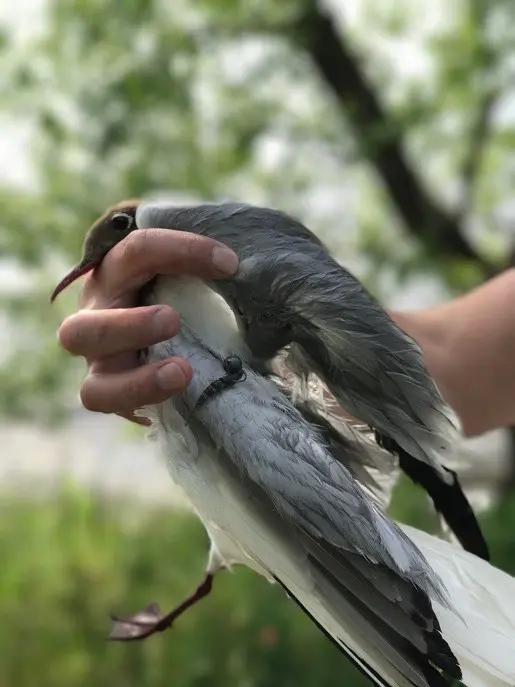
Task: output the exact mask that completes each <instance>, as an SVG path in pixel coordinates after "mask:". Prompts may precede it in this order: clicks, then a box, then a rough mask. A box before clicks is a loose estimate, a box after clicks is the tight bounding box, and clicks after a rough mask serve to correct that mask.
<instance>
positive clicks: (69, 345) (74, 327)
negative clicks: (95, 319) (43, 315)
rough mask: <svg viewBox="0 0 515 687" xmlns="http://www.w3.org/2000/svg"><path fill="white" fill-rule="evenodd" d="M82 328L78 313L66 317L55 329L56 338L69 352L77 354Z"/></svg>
mask: <svg viewBox="0 0 515 687" xmlns="http://www.w3.org/2000/svg"><path fill="white" fill-rule="evenodd" d="M82 332H83V328H82V325H81V319H80V314H79V313H76V314H74V315H70V317H67V318H66V319H65V320H64V322H63V323H62V324H61V326H60V327H59V329H58V330H57V338H58V340H59V343H60V344H61V346H62V347H63V348H64V349H65V350H67V351H68V352H69V353H73V354H77V353H78V351H79V348H80V341H81V339H82Z"/></svg>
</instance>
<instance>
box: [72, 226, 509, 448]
mask: <svg viewBox="0 0 515 687" xmlns="http://www.w3.org/2000/svg"><path fill="white" fill-rule="evenodd" d="M217 256H218V258H219V260H218V261H217V260H216V257H217ZM236 269H237V258H236V255H235V254H234V253H233V252H232V251H230V250H229V249H228V248H226V247H225V246H222V245H221V244H219V243H217V242H216V241H213V240H211V239H208V238H206V237H202V236H197V235H195V234H190V233H185V232H175V231H172V230H169V229H165V230H162V229H150V230H141V231H137V232H133V233H132V234H130V235H129V236H128V237H127V238H126V239H124V240H123V241H121V242H120V243H119V244H118V245H117V246H115V247H114V248H113V249H112V250H111V251H110V252H109V253H108V255H107V256H106V258H105V259H104V261H103V263H102V265H101V266H100V267H99V268H98V269H96V270H95V271H94V272H93V273H91V274H90V275H88V277H86V281H85V284H84V288H83V292H82V295H81V299H80V310H79V311H78V312H77V313H75V314H74V315H72V316H70V317H68V318H67V319H66V320H65V321H64V322H63V323H62V325H61V327H60V328H59V332H58V336H59V340H60V342H61V345H62V346H63V347H64V348H65V349H66V350H67V351H69V352H70V353H71V354H73V355H79V356H83V357H84V358H85V359H86V362H87V365H88V372H87V375H86V377H85V379H84V381H83V383H82V385H81V389H80V397H81V401H82V403H83V405H84V407H85V408H87V409H89V410H92V411H97V412H103V413H116V414H118V415H121V416H123V417H126V418H127V419H130V420H132V421H135V422H140V423H145V421H144V420H143V419H141V418H137V417H136V416H135V415H134V412H133V411H134V410H135V409H137V408H141V407H142V406H144V405H149V404H153V403H159V402H161V401H163V400H164V399H165V398H167V397H168V396H169V395H170V394H172V393H180V392H181V391H183V390H184V389H185V388H186V386H187V385H188V383H189V381H190V379H191V376H192V374H193V371H192V369H191V367H190V365H189V363H188V362H187V361H186V360H184V359H181V358H173V359H170V360H169V361H165V362H162V361H161V362H158V363H152V364H149V365H143V366H140V365H139V364H138V360H137V351H138V350H139V349H141V348H145V347H147V346H151V345H153V344H155V343H158V342H159V341H165V340H166V339H168V338H170V337H172V336H174V334H176V333H177V331H178V329H179V326H180V320H179V315H178V314H177V313H176V312H175V311H174V310H173V309H172V308H170V307H169V306H152V307H137V308H135V307H132V306H133V305H134V302H135V297H136V293H137V290H138V288H139V287H141V286H142V285H143V284H144V283H145V282H147V281H148V280H149V279H150V278H151V277H152V276H154V275H157V274H189V275H194V276H198V277H204V278H209V279H213V278H215V279H216V278H222V277H226V276H228V275H231V274H234V272H235V271H236ZM390 315H391V317H392V318H393V319H394V320H395V321H396V322H397V324H398V325H399V326H400V327H401V329H403V330H404V331H405V332H406V333H407V334H409V335H410V336H411V337H412V338H413V339H414V340H415V341H417V343H418V344H419V345H420V347H421V348H422V351H423V354H424V359H425V363H426V366H427V368H428V370H429V372H430V373H431V375H432V376H433V378H434V379H435V381H436V383H437V384H438V386H439V388H440V391H441V393H442V395H443V396H444V398H445V399H446V400H447V401H448V403H449V404H450V405H451V406H452V407H453V408H454V410H455V412H456V413H457V414H458V417H459V418H460V421H461V424H462V429H463V432H464V434H465V435H467V436H474V435H477V434H481V433H483V432H486V431H488V430H491V429H495V428H499V427H506V426H509V425H515V270H508V271H506V272H504V273H503V274H501V275H500V276H498V277H496V278H495V279H492V280H490V281H489V282H487V283H486V284H484V285H483V286H481V287H479V288H478V289H476V290H474V291H472V292H470V293H468V294H466V295H464V296H462V297H460V298H457V299H455V300H453V301H450V302H448V303H445V304H443V305H439V306H436V307H434V308H430V309H426V310H420V311H413V312H397V311H392V312H390Z"/></svg>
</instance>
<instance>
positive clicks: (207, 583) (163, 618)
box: [109, 572, 214, 642]
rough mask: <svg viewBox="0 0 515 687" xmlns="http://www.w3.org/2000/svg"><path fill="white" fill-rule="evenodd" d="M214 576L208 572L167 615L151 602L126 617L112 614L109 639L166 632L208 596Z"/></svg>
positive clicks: (138, 637) (125, 640)
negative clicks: (192, 590)
mask: <svg viewBox="0 0 515 687" xmlns="http://www.w3.org/2000/svg"><path fill="white" fill-rule="evenodd" d="M213 577H214V575H213V573H211V572H209V573H207V574H206V577H205V578H204V581H203V582H202V584H201V585H200V586H199V587H197V589H196V591H195V592H193V594H191V595H190V596H188V597H187V598H186V599H185V600H184V601H183V602H182V603H181V604H179V606H177V607H176V608H174V609H173V610H172V611H170V613H167V614H166V615H163V614H162V613H161V611H160V609H159V606H158V605H157V604H155V603H151V604H149V605H148V606H147V607H146V608H145V609H144V610H143V611H140V612H139V613H135V614H134V615H130V616H127V617H125V618H118V617H116V616H111V620H112V621H113V626H112V628H111V632H110V633H109V639H110V640H111V641H116V642H133V641H137V640H141V639H146V638H147V637H150V636H151V635H153V634H155V633H156V632H164V631H165V630H167V629H168V628H169V627H171V625H172V623H173V622H174V621H175V620H177V618H178V617H179V616H180V615H182V614H183V613H184V612H185V611H187V610H188V608H191V606H194V605H195V604H196V603H197V601H200V600H201V599H203V598H204V597H206V596H208V594H209V593H210V591H211V589H212V588H213Z"/></svg>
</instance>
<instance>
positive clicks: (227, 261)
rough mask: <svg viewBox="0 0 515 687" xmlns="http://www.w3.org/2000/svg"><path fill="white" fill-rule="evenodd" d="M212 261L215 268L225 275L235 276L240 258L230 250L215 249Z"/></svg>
mask: <svg viewBox="0 0 515 687" xmlns="http://www.w3.org/2000/svg"><path fill="white" fill-rule="evenodd" d="M212 259H213V265H214V267H216V269H217V270H219V271H220V272H222V273H223V274H228V275H229V274H234V273H235V272H236V270H237V269H238V256H237V255H236V253H235V252H234V251H232V250H231V249H230V248H225V247H223V246H220V247H217V248H215V249H214V250H213V258H212Z"/></svg>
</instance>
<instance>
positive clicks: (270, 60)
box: [0, 0, 515, 421]
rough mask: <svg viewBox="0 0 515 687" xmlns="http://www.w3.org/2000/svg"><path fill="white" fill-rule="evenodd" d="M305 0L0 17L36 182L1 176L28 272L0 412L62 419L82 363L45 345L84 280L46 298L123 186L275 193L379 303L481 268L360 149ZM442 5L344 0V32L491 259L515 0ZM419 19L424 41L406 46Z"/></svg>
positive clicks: (18, 259)
mask: <svg viewBox="0 0 515 687" xmlns="http://www.w3.org/2000/svg"><path fill="white" fill-rule="evenodd" d="M314 5H315V0H285V1H284V2H281V3H277V2H274V1H273V0H263V1H262V2H248V0H174V2H173V3H168V2H163V0H130V2H124V3H119V2H113V1H112V0H94V1H93V0H48V1H47V2H46V3H45V8H46V13H45V15H44V22H43V28H42V30H41V31H40V32H38V33H36V34H35V35H33V36H32V35H31V36H30V37H29V38H28V39H26V40H24V41H23V40H18V39H16V37H15V34H12V35H11V33H9V32H8V31H3V32H2V40H1V41H0V84H1V88H0V108H1V114H2V115H3V116H4V117H5V118H6V121H14V122H15V123H16V125H17V126H20V127H27V130H28V131H29V134H28V146H29V148H28V150H27V151H25V152H26V153H27V155H28V158H29V162H30V175H29V176H30V183H29V184H28V186H27V185H21V186H20V185H16V184H9V183H7V182H6V183H4V184H0V207H1V209H2V212H1V213H0V260H1V259H3V260H7V261H9V262H11V263H14V264H16V265H18V266H23V267H24V268H25V269H26V273H25V274H26V279H25V283H24V284H23V285H22V287H20V288H17V289H12V288H5V287H4V286H2V287H1V288H0V315H2V314H4V315H5V317H6V318H7V321H11V322H12V321H14V322H15V332H14V333H13V334H12V336H11V339H12V340H11V342H10V343H11V344H12V345H10V346H8V347H7V348H6V353H5V355H4V361H3V362H4V365H3V367H2V368H1V369H0V410H1V411H2V412H4V413H9V414H11V415H15V416H25V417H31V418H33V419H35V420H37V421H42V420H44V421H48V420H51V419H55V418H56V416H59V411H60V410H62V409H63V406H66V404H67V402H68V401H69V399H70V396H69V395H70V393H71V392H72V390H73V392H74V391H75V389H76V388H77V384H78V379H79V375H80V374H81V372H82V368H80V367H78V366H77V364H76V363H75V362H73V361H71V360H70V358H69V356H66V355H65V354H64V353H62V352H61V351H60V350H59V348H58V347H57V346H56V345H55V330H56V328H57V326H58V324H59V322H60V321H61V320H62V318H63V317H64V315H65V314H67V313H68V312H70V311H71V310H72V309H73V308H74V307H75V297H76V294H77V289H74V290H72V291H71V292H70V293H66V294H64V295H63V297H62V298H61V299H60V300H59V301H58V302H57V304H56V305H55V306H54V307H53V308H50V306H49V304H48V300H47V298H48V294H49V292H50V291H51V288H52V287H53V286H54V285H55V283H56V281H57V280H58V279H59V277H60V276H61V274H62V273H63V272H64V270H65V269H67V268H68V267H69V266H71V264H73V263H74V262H75V261H76V259H77V256H78V254H79V251H80V245H81V242H82V239H83V236H84V234H85V231H86V229H87V227H88V226H89V225H90V223H91V221H92V220H93V219H94V218H95V217H96V216H97V215H98V214H99V213H100V212H102V211H103V210H104V209H105V207H106V206H107V205H110V204H111V203H113V202H116V201H118V200H121V199H123V198H127V197H133V196H140V195H143V194H146V193H148V192H155V191H161V190H174V191H182V192H187V193H189V194H195V195H197V196H200V197H202V198H204V199H213V198H220V197H224V198H227V197H233V198H235V197H236V198H240V199H243V200H246V201H248V202H256V203H263V204H266V205H269V206H276V207H280V208H281V209H284V210H286V211H289V212H292V213H294V214H295V215H297V216H299V217H300V218H301V219H303V220H304V221H305V222H306V223H307V224H308V225H309V226H310V227H312V228H313V229H314V230H315V231H317V232H318V233H319V234H320V235H321V236H322V237H323V238H324V240H326V242H327V243H328V244H329V245H330V247H331V248H332V249H333V250H334V251H335V252H336V254H337V255H338V256H339V257H340V258H342V259H344V260H345V261H346V262H347V263H351V264H352V265H353V267H356V269H357V270H358V272H359V274H360V276H361V277H362V278H364V279H365V280H366V282H367V284H368V286H369V287H370V288H371V289H372V290H373V291H374V292H375V293H376V294H377V295H378V296H379V297H380V298H382V299H383V300H384V299H386V298H387V297H388V295H389V294H390V293H391V289H392V287H393V286H394V285H398V283H399V282H402V281H403V280H407V279H410V278H411V277H413V276H417V275H421V274H431V275H436V276H438V277H440V278H441V279H442V280H444V282H446V283H447V284H448V285H449V287H452V288H453V289H454V290H458V291H459V290H462V289H465V288H468V287H470V286H472V285H473V284H475V283H477V282H478V281H479V280H480V279H481V278H482V274H481V270H480V269H476V268H475V265H474V264H473V263H471V262H470V261H464V260H461V259H458V258H457V259H456V260H448V261H446V262H445V264H442V262H441V261H440V260H438V259H436V258H435V256H434V255H433V254H432V253H431V251H429V250H428V246H427V245H425V242H424V240H422V241H418V240H414V238H413V237H411V236H410V234H409V233H408V232H406V231H405V229H404V227H402V225H401V224H400V222H399V218H398V215H397V213H396V212H395V211H394V210H393V207H392V205H391V204H390V203H389V199H388V196H387V195H386V194H385V189H384V188H383V187H382V185H381V184H379V183H378V178H377V176H376V175H375V174H374V168H373V166H370V165H369V160H368V158H367V156H371V157H373V155H374V145H375V143H374V141H372V140H371V141H369V142H368V143H367V142H366V141H365V142H362V145H361V146H358V145H357V144H356V141H355V138H354V134H353V130H352V129H351V128H350V126H349V124H348V122H347V120H346V118H345V116H342V113H341V111H340V110H339V109H338V107H337V104H336V100H335V94H334V93H333V92H331V89H330V88H329V87H328V84H327V83H326V82H325V81H324V79H323V78H322V75H321V74H320V73H319V72H318V70H317V67H316V65H315V62H314V61H313V59H312V56H311V55H310V54H309V53H308V51H307V50H306V47H305V44H304V42H303V34H302V31H301V30H300V29H299V25H298V24H297V23H296V19H297V18H298V16H299V13H301V12H303V11H305V10H306V9H307V8H310V7H313V6H314ZM322 5H323V3H321V6H322ZM444 5H445V3H444V2H443V0H441V1H440V2H439V4H438V5H435V6H434V12H435V16H438V21H435V22H434V23H433V24H432V25H431V28H428V29H425V28H423V26H422V24H423V22H422V20H421V16H420V12H418V11H416V9H415V6H414V5H413V3H412V2H411V0H395V1H394V0H385V2H382V3H380V4H378V3H377V2H375V0H364V2H362V3H359V10H358V11H357V12H356V9H355V10H354V11H353V12H350V10H349V12H347V8H346V6H345V3H343V4H342V10H343V16H344V17H346V18H347V14H349V17H350V16H351V15H352V16H353V17H354V18H353V19H352V21H350V20H349V21H344V22H341V24H340V27H341V31H342V40H344V41H346V42H347V43H348V44H350V45H351V46H352V47H353V49H355V50H356V52H357V54H358V56H359V61H360V63H362V65H363V69H364V70H365V73H367V74H368V75H369V77H370V79H371V81H372V84H373V87H374V88H375V89H376V90H377V96H378V97H379V99H380V100H382V101H383V102H384V103H385V107H386V109H387V111H388V112H389V122H388V125H387V126H386V125H385V126H386V129H387V130H388V131H390V129H392V127H393V130H395V131H398V132H400V135H401V139H402V145H403V147H404V148H405V149H406V151H407V154H408V159H409V161H410V164H412V165H413V168H414V169H415V171H416V173H417V174H418V175H419V176H420V177H421V178H422V180H423V182H424V183H425V184H426V185H427V187H428V189H429V191H430V192H431V193H432V194H434V196H435V199H436V202H438V203H440V204H441V206H442V207H444V208H447V209H448V210H449V211H450V212H451V213H456V214H459V215H460V216H462V218H463V226H468V225H469V224H470V223H471V221H472V220H474V221H473V225H474V227H476V225H477V224H479V225H480V226H481V227H482V231H480V232H478V231H475V233H474V243H475V244H477V246H478V248H479V249H480V250H482V251H483V252H485V253H486V254H488V255H489V257H490V258H492V259H496V260H498V261H500V262H502V261H501V260H500V258H501V257H502V255H503V251H505V248H506V246H505V239H503V236H502V232H500V231H499V220H498V216H497V215H496V214H495V213H496V210H497V208H498V207H499V206H500V205H501V204H502V203H503V202H504V201H505V200H507V199H509V197H510V194H511V189H512V187H513V165H512V164H511V159H512V151H513V147H514V145H515V128H514V125H513V122H512V121H511V120H510V119H509V118H508V119H507V118H504V119H503V117H496V118H492V117H490V116H488V115H489V113H490V110H491V109H492V107H489V108H487V107H486V106H487V105H488V106H494V105H500V106H502V105H503V103H505V100H506V99H509V96H510V93H511V90H510V89H511V84H512V77H513V74H512V71H513V62H512V60H511V56H512V54H513V48H514V45H513V43H514V39H513V36H514V35H515V31H514V30H512V29H513V28H514V20H515V16H514V15H515V12H514V10H513V7H514V5H513V3H510V2H506V0H488V2H487V1H486V0H474V2H470V3H468V2H464V3H461V4H460V5H459V6H456V7H454V6H453V9H452V11H450V10H449V11H446V10H445V11H444ZM428 26H429V25H428ZM510 28H511V30H510ZM410 36H411V37H413V38H414V44H415V45H416V46H417V47H416V48H415V53H413V55H412V54H411V53H409V55H411V56H410V57H409V58H407V59H406V60H403V59H402V54H403V52H402V51H403V50H404V49H405V38H406V37H410ZM421 65H422V66H421ZM485 114H486V115H487V116H486V117H483V118H482V115H485ZM483 119H485V120H486V124H487V126H486V127H483V128H481V126H480V124H481V122H482V121H483ZM478 127H479V128H478ZM383 133H384V134H385V133H386V132H376V134H377V135H378V136H379V138H381V137H382V134H383ZM374 140H375V139H374ZM338 198H341V201H339V202H336V200H337V199H338ZM420 221H421V223H423V222H424V218H423V217H421V218H420Z"/></svg>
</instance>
